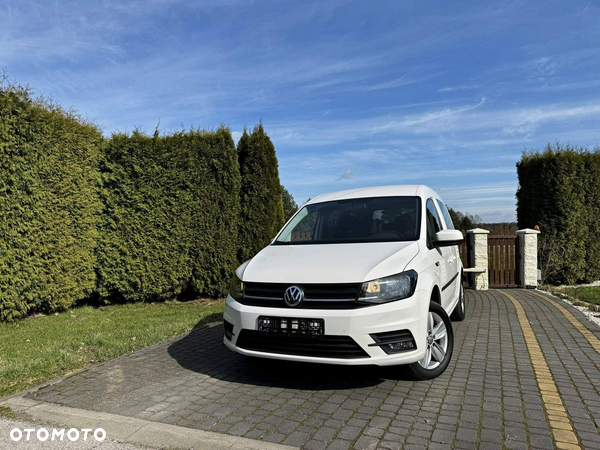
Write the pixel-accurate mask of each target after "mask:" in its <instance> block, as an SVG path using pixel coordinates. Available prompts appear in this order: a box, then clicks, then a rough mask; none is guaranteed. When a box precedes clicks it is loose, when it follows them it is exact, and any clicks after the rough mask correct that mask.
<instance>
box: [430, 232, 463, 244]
mask: <svg viewBox="0 0 600 450" xmlns="http://www.w3.org/2000/svg"><path fill="white" fill-rule="evenodd" d="M464 240H465V238H464V237H463V234H462V233H461V232H460V231H458V230H442V231H438V232H437V233H435V237H434V239H433V245H434V246H435V247H452V246H453V245H460V244H462V243H463V242H464Z"/></svg>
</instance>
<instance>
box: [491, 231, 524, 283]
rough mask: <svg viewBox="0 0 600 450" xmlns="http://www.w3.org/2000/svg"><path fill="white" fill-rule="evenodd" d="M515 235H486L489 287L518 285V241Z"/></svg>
mask: <svg viewBox="0 0 600 450" xmlns="http://www.w3.org/2000/svg"><path fill="white" fill-rule="evenodd" d="M518 239H519V238H518V237H517V236H516V235H488V258H489V266H488V272H489V277H490V278H489V282H490V287H516V286H518V285H519V279H518V278H519V260H518V258H519V250H518V249H519V241H518Z"/></svg>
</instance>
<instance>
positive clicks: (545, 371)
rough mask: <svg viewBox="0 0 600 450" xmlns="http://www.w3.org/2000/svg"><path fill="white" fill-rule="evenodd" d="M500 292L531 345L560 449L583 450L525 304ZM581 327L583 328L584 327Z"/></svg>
mask: <svg viewBox="0 0 600 450" xmlns="http://www.w3.org/2000/svg"><path fill="white" fill-rule="evenodd" d="M499 292H501V293H502V294H504V295H505V296H506V297H507V298H508V299H509V300H510V301H511V302H512V304H513V305H514V307H515V310H516V311H517V318H518V319H519V325H520V326H521V330H522V331H523V335H524V336H525V344H526V345H527V351H528V352H529V356H530V359H531V364H532V366H533V369H534V374H535V378H536V381H537V383H538V387H539V389H540V392H541V394H542V402H543V404H544V407H545V408H546V416H547V417H548V423H549V425H550V428H551V429H552V435H553V436H554V441H555V443H556V447H557V448H560V449H567V450H570V449H580V448H581V447H579V441H578V440H577V436H576V435H575V432H574V430H573V426H572V424H571V421H570V420H569V416H568V415H567V411H566V409H565V406H564V404H563V401H562V399H561V397H560V394H559V392H558V389H557V387H556V384H555V382H554V378H553V377H552V373H551V372H550V368H549V367H548V363H547V362H546V358H545V356H544V353H543V352H542V349H541V347H540V344H539V342H538V340H537V337H536V335H535V333H534V332H533V328H532V327H531V323H530V322H529V320H528V318H527V314H526V313H525V309H524V308H523V305H521V303H519V301H518V300H517V299H516V298H514V297H513V296H512V295H510V294H508V293H506V292H504V291H502V290H499ZM567 312H568V311H567ZM573 318H574V317H573ZM575 320H576V319H575ZM573 325H575V324H573ZM579 325H580V326H583V325H581V323H580V324H579ZM590 343H591V342H590ZM599 344H600V341H599ZM599 348H600V347H599Z"/></svg>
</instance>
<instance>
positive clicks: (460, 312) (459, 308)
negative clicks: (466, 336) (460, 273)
mask: <svg viewBox="0 0 600 450" xmlns="http://www.w3.org/2000/svg"><path fill="white" fill-rule="evenodd" d="M466 316H467V299H466V297H465V290H464V288H463V286H462V283H461V285H460V292H459V293H458V303H457V304H456V306H455V307H454V311H452V314H451V315H450V319H451V320H452V321H454V322H462V321H463V320H465V317H466Z"/></svg>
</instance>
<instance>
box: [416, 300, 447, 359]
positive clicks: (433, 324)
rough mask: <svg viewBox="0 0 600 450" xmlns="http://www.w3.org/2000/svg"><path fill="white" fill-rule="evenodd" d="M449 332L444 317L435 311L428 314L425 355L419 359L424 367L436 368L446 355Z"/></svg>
mask: <svg viewBox="0 0 600 450" xmlns="http://www.w3.org/2000/svg"><path fill="white" fill-rule="evenodd" d="M447 350H448V333H447V330H446V324H445V323H444V321H443V320H442V318H441V317H440V316H439V315H438V314H437V313H436V312H433V311H429V313H428V315H427V344H426V350H425V356H423V359H421V360H420V361H419V364H420V365H421V367H423V368H424V369H428V370H431V369H435V368H436V367H437V366H439V365H440V364H441V363H442V362H443V361H444V358H445V357H446V352H447Z"/></svg>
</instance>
